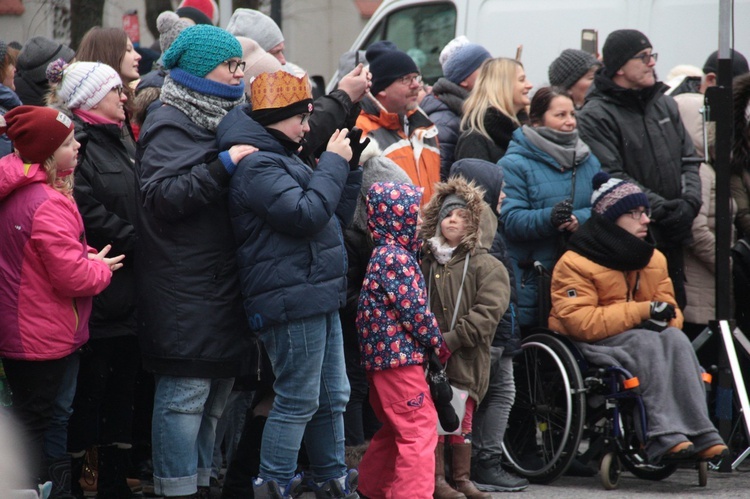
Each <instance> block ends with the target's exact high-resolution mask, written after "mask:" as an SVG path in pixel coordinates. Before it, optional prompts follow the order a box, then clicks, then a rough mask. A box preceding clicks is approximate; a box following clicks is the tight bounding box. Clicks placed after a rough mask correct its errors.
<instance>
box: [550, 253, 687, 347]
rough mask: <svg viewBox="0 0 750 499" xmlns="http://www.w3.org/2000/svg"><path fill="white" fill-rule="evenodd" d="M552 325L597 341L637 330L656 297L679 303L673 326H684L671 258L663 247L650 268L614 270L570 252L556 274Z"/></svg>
mask: <svg viewBox="0 0 750 499" xmlns="http://www.w3.org/2000/svg"><path fill="white" fill-rule="evenodd" d="M551 292H552V311H551V312H550V317H549V327H550V329H553V330H555V331H558V332H560V333H562V334H565V335H567V336H570V337H572V338H573V339H574V340H576V341H585V342H589V343H593V342H596V341H599V340H603V339H604V338H607V337H609V336H614V335H616V334H620V333H622V332H625V331H628V330H630V329H634V328H635V327H636V326H638V325H639V324H640V323H641V322H643V321H645V320H646V319H648V318H649V317H650V305H651V302H652V301H663V302H667V303H670V304H672V305H674V307H675V308H676V311H677V317H676V318H674V319H672V320H671V321H670V322H669V326H672V327H676V328H682V322H683V317H682V312H681V311H680V310H679V309H677V301H676V300H675V298H674V289H673V287H672V280H671V279H670V278H669V274H668V273H667V259H666V258H665V257H664V255H663V254H662V253H661V252H660V251H659V250H654V254H653V256H652V257H651V260H650V261H649V262H648V265H646V267H644V268H642V269H640V270H635V271H629V272H623V271H620V270H614V269H610V268H607V267H604V266H602V265H599V264H597V263H594V262H593V261H591V260H589V259H588V258H586V257H584V256H582V255H580V254H578V253H575V252H573V251H567V252H565V254H564V255H563V256H562V257H561V258H560V260H558V262H557V264H555V270H554V272H553V273H552V285H551Z"/></svg>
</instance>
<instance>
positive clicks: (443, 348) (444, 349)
mask: <svg viewBox="0 0 750 499" xmlns="http://www.w3.org/2000/svg"><path fill="white" fill-rule="evenodd" d="M437 353H438V358H439V359H440V363H441V364H443V365H445V363H446V362H448V359H450V358H451V351H450V349H449V348H448V345H446V343H445V341H443V344H442V345H440V348H439V349H438V351H437Z"/></svg>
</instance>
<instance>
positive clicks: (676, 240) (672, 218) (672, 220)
mask: <svg viewBox="0 0 750 499" xmlns="http://www.w3.org/2000/svg"><path fill="white" fill-rule="evenodd" d="M664 208H665V210H666V215H665V216H664V218H663V219H662V220H660V221H659V225H660V226H661V229H662V231H663V233H664V236H665V238H666V239H667V241H668V242H670V243H673V244H684V243H687V242H689V241H690V240H691V239H692V237H693V220H694V219H695V215H696V213H695V209H694V208H693V207H692V205H691V204H690V203H688V202H687V201H685V200H684V199H671V200H669V201H666V202H665V203H664Z"/></svg>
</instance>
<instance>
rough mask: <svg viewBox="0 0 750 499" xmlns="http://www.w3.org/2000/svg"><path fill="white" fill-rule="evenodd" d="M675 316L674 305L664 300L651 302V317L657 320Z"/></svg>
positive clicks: (665, 319)
mask: <svg viewBox="0 0 750 499" xmlns="http://www.w3.org/2000/svg"><path fill="white" fill-rule="evenodd" d="M675 317H677V312H675V309H674V306H673V305H670V304H669V303H667V302H664V301H652V302H651V318H652V319H654V320H657V321H669V320H670V319H674V318H675Z"/></svg>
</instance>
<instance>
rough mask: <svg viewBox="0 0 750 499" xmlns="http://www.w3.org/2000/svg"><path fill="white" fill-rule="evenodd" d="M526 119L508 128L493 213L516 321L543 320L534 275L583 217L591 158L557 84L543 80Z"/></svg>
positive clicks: (594, 167) (593, 166)
mask: <svg viewBox="0 0 750 499" xmlns="http://www.w3.org/2000/svg"><path fill="white" fill-rule="evenodd" d="M529 119H530V121H531V126H528V125H524V126H523V127H521V128H518V129H516V131H515V132H513V140H512V141H511V143H510V145H509V147H508V152H507V153H506V154H505V156H503V157H502V159H501V160H500V162H499V164H500V166H502V168H503V171H504V173H505V187H504V188H503V192H505V194H506V198H505V200H504V201H503V206H502V210H501V220H502V224H503V231H504V233H505V237H506V243H507V245H508V254H509V255H510V259H511V262H512V264H513V271H514V273H515V278H516V286H517V288H518V309H519V318H518V320H519V324H520V325H521V327H522V328H528V327H534V326H546V320H547V312H548V311H547V310H539V307H538V303H539V293H546V289H539V286H538V280H539V274H538V272H537V270H536V269H535V266H534V263H535V262H537V261H538V262H540V263H541V264H542V265H543V266H544V267H545V268H546V269H548V270H552V267H553V266H554V264H555V261H557V258H558V257H559V256H560V255H561V254H562V250H563V246H564V245H565V242H566V241H567V239H568V237H569V236H570V234H572V233H574V232H575V231H576V230H577V229H578V227H579V226H580V225H581V224H582V223H584V222H585V221H586V220H587V219H588V217H589V207H590V204H589V199H590V198H591V179H592V178H593V177H594V175H595V174H596V172H598V171H599V170H600V166H599V160H597V159H596V157H595V156H594V155H593V154H591V151H590V150H589V148H588V146H587V145H586V144H585V143H584V142H583V141H581V139H580V138H579V137H578V131H577V130H576V118H575V106H574V104H573V99H572V98H571V97H570V94H568V92H567V91H566V90H564V89H562V88H558V87H543V88H540V89H539V90H538V91H537V92H536V94H535V95H534V99H533V100H532V101H531V107H530V108H529Z"/></svg>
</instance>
